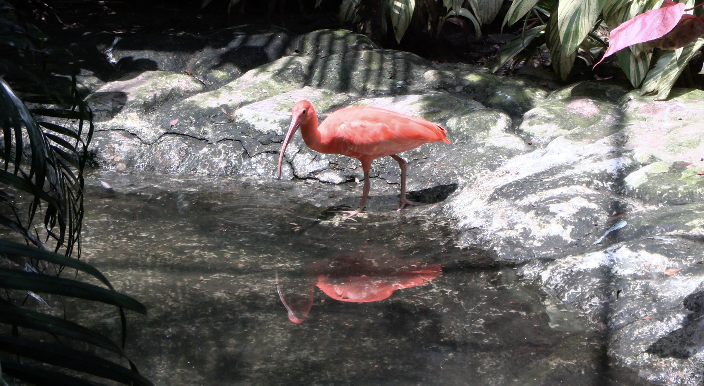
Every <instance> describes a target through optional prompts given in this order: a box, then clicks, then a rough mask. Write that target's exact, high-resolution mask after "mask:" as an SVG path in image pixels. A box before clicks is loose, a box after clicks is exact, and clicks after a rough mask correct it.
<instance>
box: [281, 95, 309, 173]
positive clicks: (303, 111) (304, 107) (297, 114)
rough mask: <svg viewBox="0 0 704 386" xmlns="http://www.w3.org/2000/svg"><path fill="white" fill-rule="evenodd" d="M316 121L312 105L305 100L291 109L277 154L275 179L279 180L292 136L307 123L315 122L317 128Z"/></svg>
mask: <svg viewBox="0 0 704 386" xmlns="http://www.w3.org/2000/svg"><path fill="white" fill-rule="evenodd" d="M317 119H318V117H317V116H316V115H315V109H314V108H313V104H312V103H310V102H308V101H307V100H302V101H299V102H297V103H296V104H295V105H293V109H291V125H290V126H289V127H288V132H286V137H285V138H284V142H283V144H281V151H280V152H279V165H278V168H277V171H276V178H281V163H282V162H283V159H284V152H285V151H286V147H287V146H288V143H289V141H290V140H291V138H292V137H293V134H295V133H296V130H298V128H299V127H301V126H302V125H306V124H307V123H309V122H315V125H316V126H317Z"/></svg>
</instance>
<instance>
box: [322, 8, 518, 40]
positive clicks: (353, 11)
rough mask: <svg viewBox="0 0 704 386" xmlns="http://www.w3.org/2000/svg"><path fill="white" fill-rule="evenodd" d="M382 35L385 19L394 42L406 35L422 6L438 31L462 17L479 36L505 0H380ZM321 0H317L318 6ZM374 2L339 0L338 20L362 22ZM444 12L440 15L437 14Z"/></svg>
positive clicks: (384, 32) (425, 15) (384, 31)
mask: <svg viewBox="0 0 704 386" xmlns="http://www.w3.org/2000/svg"><path fill="white" fill-rule="evenodd" d="M380 2H381V15H380V17H381V29H382V35H386V33H387V31H388V29H389V28H388V26H387V23H388V21H391V28H392V29H393V34H394V38H395V39H396V42H397V43H400V42H401V39H402V38H403V36H404V35H405V33H406V31H407V30H408V27H409V26H410V24H411V20H412V19H413V15H414V12H416V10H417V9H418V10H422V12H423V13H424V15H422V16H421V17H422V18H423V20H426V21H428V24H430V26H429V27H430V28H434V29H435V30H436V31H437V32H436V33H439V32H440V30H441V29H442V26H443V24H444V23H445V21H446V20H447V19H448V18H449V17H453V16H454V17H460V16H461V17H465V18H467V19H469V20H470V21H471V22H472V24H474V29H475V33H476V35H477V36H481V26H483V25H486V24H489V23H491V22H492V21H493V20H494V18H495V17H496V15H498V13H499V10H500V9H501V5H502V4H503V2H504V0H481V1H479V0H442V1H441V0H380ZM321 3H322V0H317V1H316V6H320V4H321ZM371 3H373V2H372V1H370V0H342V5H341V6H340V21H342V22H352V23H356V22H361V21H362V20H363V17H362V15H364V14H365V12H364V11H365V9H366V8H368V7H369V6H370V4H371ZM438 15H443V16H442V17H437V16H438Z"/></svg>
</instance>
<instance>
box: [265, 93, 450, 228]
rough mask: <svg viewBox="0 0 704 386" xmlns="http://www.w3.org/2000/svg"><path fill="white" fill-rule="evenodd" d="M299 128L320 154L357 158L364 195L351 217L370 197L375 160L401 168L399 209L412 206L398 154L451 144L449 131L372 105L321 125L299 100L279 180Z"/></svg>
mask: <svg viewBox="0 0 704 386" xmlns="http://www.w3.org/2000/svg"><path fill="white" fill-rule="evenodd" d="M298 127H300V128H301V134H302V135H303V140H304V141H305V143H306V145H307V146H308V147H310V148H311V149H313V150H315V151H317V152H320V153H334V154H342V155H346V156H349V157H353V158H357V159H358V160H359V161H360V162H361V163H362V169H363V170H364V193H363V195H362V203H361V205H360V207H359V209H357V210H355V211H350V212H349V216H348V217H347V218H349V217H352V216H354V215H356V214H357V213H359V212H361V211H362V210H363V209H364V204H365V202H366V199H367V196H368V194H369V169H370V168H371V164H372V161H374V160H375V159H377V158H379V157H383V156H387V155H388V156H391V157H393V158H394V159H395V160H396V161H397V162H398V163H399V167H400V168H401V199H400V207H399V209H402V208H403V207H404V206H405V205H409V204H411V203H410V202H409V201H408V200H407V199H406V197H405V193H406V162H405V161H404V160H403V159H402V158H401V157H399V156H398V155H396V154H397V153H401V152H404V151H406V150H410V149H414V148H416V147H418V146H420V145H422V144H424V143H428V142H445V143H450V141H449V140H448V139H447V137H446V134H447V131H446V130H445V129H443V128H442V127H440V125H437V124H435V123H433V122H430V121H426V120H424V119H421V118H416V117H411V116H408V115H404V114H400V113H397V112H394V111H390V110H385V109H380V108H377V107H370V106H352V107H345V108H343V109H340V110H337V111H335V112H333V113H332V114H330V115H329V116H328V117H327V118H326V119H325V120H324V121H323V123H322V124H321V125H320V126H318V117H317V115H316V113H315V109H314V108H313V105H312V104H311V103H310V102H308V101H306V100H303V101H300V102H298V103H296V104H295V105H294V106H293V109H292V118H291V125H290V126H289V129H288V132H287V134H286V138H285V139H284V142H283V144H282V146H281V152H280V154H279V165H278V172H277V178H278V177H280V176H281V162H282V160H283V155H284V151H285V150H286V146H288V143H289V141H290V140H291V137H292V136H293V134H294V133H295V132H296V129H298Z"/></svg>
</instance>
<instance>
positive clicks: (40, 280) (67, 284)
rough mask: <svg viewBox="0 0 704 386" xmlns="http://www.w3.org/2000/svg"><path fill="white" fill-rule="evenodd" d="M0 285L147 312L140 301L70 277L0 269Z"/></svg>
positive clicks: (141, 312)
mask: <svg viewBox="0 0 704 386" xmlns="http://www.w3.org/2000/svg"><path fill="white" fill-rule="evenodd" d="M0 287H3V288H12V289H17V290H24V291H33V292H42V293H49V294H56V295H64V296H71V297H75V298H79V299H86V300H92V301H97V302H102V303H106V304H112V305H115V306H118V307H124V308H126V309H128V310H132V311H135V312H139V313H140V314H146V313H147V309H146V307H144V305H143V304H142V303H140V302H138V301H136V300H134V299H133V298H131V297H129V296H127V295H123V294H121V293H119V292H115V291H112V290H108V289H105V288H101V287H98V286H95V285H92V284H86V283H81V282H78V281H75V280H70V279H62V278H58V277H53V276H45V275H38V274H34V273H26V272H21V271H17V270H11V269H0Z"/></svg>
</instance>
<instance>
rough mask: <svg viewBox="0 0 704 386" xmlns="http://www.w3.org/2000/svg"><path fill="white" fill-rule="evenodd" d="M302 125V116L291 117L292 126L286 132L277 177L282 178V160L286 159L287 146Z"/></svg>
mask: <svg viewBox="0 0 704 386" xmlns="http://www.w3.org/2000/svg"><path fill="white" fill-rule="evenodd" d="M300 125H301V117H300V116H298V117H292V118H291V126H289V127H288V132H287V133H286V138H284V143H282V144H281V152H279V166H278V167H277V171H276V178H281V162H283V160H284V152H285V151H286V146H288V142H289V141H290V140H291V137H293V134H295V133H296V130H298V127H299V126H300Z"/></svg>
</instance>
